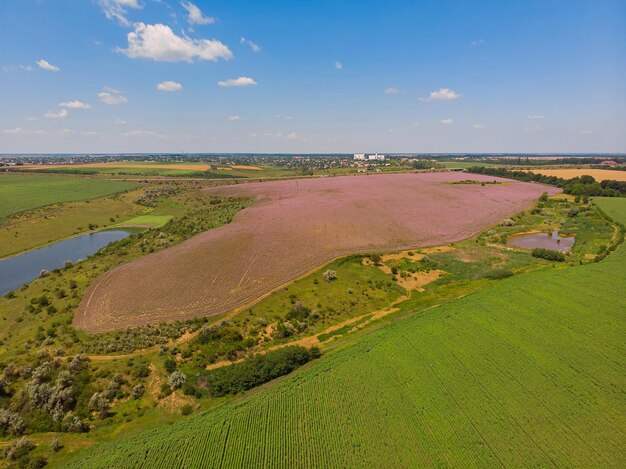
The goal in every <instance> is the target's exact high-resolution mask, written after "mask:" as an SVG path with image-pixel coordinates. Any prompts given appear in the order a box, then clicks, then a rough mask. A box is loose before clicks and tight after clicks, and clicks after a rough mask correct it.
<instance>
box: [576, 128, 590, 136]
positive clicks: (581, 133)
mask: <svg viewBox="0 0 626 469" xmlns="http://www.w3.org/2000/svg"><path fill="white" fill-rule="evenodd" d="M579 133H580V135H591V134H593V130H591V129H587V130H581V131H580V132H579Z"/></svg>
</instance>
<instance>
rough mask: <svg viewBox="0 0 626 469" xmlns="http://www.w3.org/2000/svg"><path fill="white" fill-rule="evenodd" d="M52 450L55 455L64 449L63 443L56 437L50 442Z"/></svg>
mask: <svg viewBox="0 0 626 469" xmlns="http://www.w3.org/2000/svg"><path fill="white" fill-rule="evenodd" d="M50 449H51V450H52V452H53V453H58V452H59V451H61V450H62V449H63V443H61V440H59V439H58V438H56V437H55V438H53V439H52V441H51V442H50Z"/></svg>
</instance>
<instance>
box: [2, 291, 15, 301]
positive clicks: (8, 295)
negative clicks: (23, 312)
mask: <svg viewBox="0 0 626 469" xmlns="http://www.w3.org/2000/svg"><path fill="white" fill-rule="evenodd" d="M4 297H5V298H6V299H7V300H10V299H11V298H15V292H14V291H13V290H10V291H8V292H6V293H5V294H4Z"/></svg>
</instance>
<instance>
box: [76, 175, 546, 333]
mask: <svg viewBox="0 0 626 469" xmlns="http://www.w3.org/2000/svg"><path fill="white" fill-rule="evenodd" d="M464 178H465V175H463V174H459V173H455V172H450V173H420V174H393V175H390V174H384V175H370V176H345V177H333V178H315V179H295V180H281V181H272V182H264V183H249V184H238V185H231V186H224V187H213V188H209V189H207V191H208V192H209V193H210V194H212V195H213V194H214V195H222V196H254V197H255V198H256V202H255V203H254V204H253V205H252V206H251V207H249V208H247V209H244V210H243V211H241V212H239V213H238V214H237V215H236V216H235V218H234V220H233V221H232V222H231V223H230V224H229V225H226V226H222V227H220V228H217V229H214V230H210V231H207V232H205V233H201V234H199V235H197V236H195V237H193V238H191V239H190V240H188V241H186V242H184V243H181V244H180V245H178V246H174V247H172V248H169V249H166V250H164V251H160V252H158V253H153V254H149V255H147V256H145V257H142V258H140V259H138V260H136V261H133V262H130V263H127V264H124V265H122V266H120V267H117V268H115V269H112V270H110V271H109V272H107V273H105V274H104V275H103V276H101V277H100V278H99V279H98V280H97V281H96V282H94V283H93V284H92V286H91V287H90V288H89V289H88V291H87V293H86V294H85V296H84V298H83V299H82V302H81V304H80V306H79V308H78V311H77V313H76V315H75V318H74V324H75V326H76V327H78V328H80V329H83V330H88V331H92V332H105V331H112V330H116V329H121V328H125V327H128V326H137V325H142V324H148V323H155V322H160V321H164V320H175V319H185V318H192V317H199V316H210V315H215V314H219V313H224V312H228V311H231V310H233V309H235V308H237V307H241V306H244V305H248V304H251V303H252V302H254V301H256V300H257V299H258V298H259V297H261V296H263V295H264V294H267V293H268V292H271V291H273V290H275V289H277V288H279V287H280V286H282V285H285V284H287V283H288V282H290V281H291V280H293V279H294V278H297V277H299V276H301V275H303V274H304V273H306V272H308V271H311V270H314V269H316V268H318V267H319V266H320V265H322V264H324V263H325V262H327V261H329V260H331V259H334V258H336V257H339V256H343V255H348V254H354V253H367V252H385V251H397V250H408V249H413V248H419V247H425V246H433V245H441V244H447V243H450V242H455V241H459V240H462V239H464V238H467V237H470V236H472V235H474V234H476V233H478V232H480V231H481V230H483V229H484V228H486V227H489V226H491V225H494V224H496V223H497V222H498V221H500V220H501V219H502V218H505V217H507V216H510V215H511V214H512V213H515V212H518V211H520V210H522V209H525V208H526V207H528V206H529V205H530V204H531V203H532V202H533V201H534V200H536V199H537V198H538V197H539V195H541V193H542V192H544V191H547V192H548V193H550V194H554V193H557V192H558V190H557V189H555V188H553V187H549V186H544V185H540V184H529V183H523V182H518V181H510V182H509V183H508V184H503V185H493V184H487V185H485V186H481V185H473V184H472V185H468V184H449V182H450V181H455V180H462V179H464ZM475 178H476V179H481V176H479V175H476V176H475ZM483 179H485V180H493V179H494V178H493V177H488V178H483Z"/></svg>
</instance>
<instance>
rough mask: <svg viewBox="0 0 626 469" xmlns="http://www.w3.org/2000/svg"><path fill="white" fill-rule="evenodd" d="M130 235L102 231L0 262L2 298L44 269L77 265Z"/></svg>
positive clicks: (116, 231)
mask: <svg viewBox="0 0 626 469" xmlns="http://www.w3.org/2000/svg"><path fill="white" fill-rule="evenodd" d="M129 234H130V233H129V232H128V231H123V230H112V231H99V232H98V233H89V234H84V235H81V236H76V237H75V238H70V239H66V240H65V241H59V242H58V243H55V244H52V245H50V246H46V247H44V248H41V249H36V250H34V251H29V252H26V253H24V254H20V255H19V256H15V257H10V258H8V259H4V260H1V261H0V295H1V294H4V293H6V292H8V291H10V290H16V289H18V288H20V287H21V286H22V285H24V284H25V283H28V282H30V281H31V280H34V279H36V278H37V277H39V274H40V272H41V271H42V270H43V269H46V270H53V269H58V268H60V267H63V264H64V263H65V261H68V260H69V261H72V262H76V261H77V260H79V259H84V258H85V257H87V256H90V255H91V254H94V253H96V252H98V251H99V250H100V249H101V248H103V247H104V246H106V245H107V244H109V243H112V242H113V241H118V240H120V239H124V238H126V237H127V236H128V235H129Z"/></svg>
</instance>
